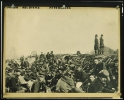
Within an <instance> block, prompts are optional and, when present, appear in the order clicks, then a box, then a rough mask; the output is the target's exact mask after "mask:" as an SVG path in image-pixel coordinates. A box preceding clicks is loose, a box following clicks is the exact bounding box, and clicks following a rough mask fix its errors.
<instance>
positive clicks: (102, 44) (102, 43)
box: [100, 35, 104, 54]
mask: <svg viewBox="0 0 124 100" xmlns="http://www.w3.org/2000/svg"><path fill="white" fill-rule="evenodd" d="M100 54H104V40H103V35H101V38H100Z"/></svg>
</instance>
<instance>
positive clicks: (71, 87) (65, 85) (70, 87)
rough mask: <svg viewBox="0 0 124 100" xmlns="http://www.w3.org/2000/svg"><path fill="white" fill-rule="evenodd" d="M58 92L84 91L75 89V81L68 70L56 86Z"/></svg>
mask: <svg viewBox="0 0 124 100" xmlns="http://www.w3.org/2000/svg"><path fill="white" fill-rule="evenodd" d="M56 92H58V93H82V92H83V91H81V90H80V89H78V88H76V87H75V84H74V81H73V79H72V71H71V70H68V71H66V72H65V73H64V75H63V76H62V77H61V78H60V79H59V80H58V82H57V85H56Z"/></svg>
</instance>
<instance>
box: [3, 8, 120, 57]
mask: <svg viewBox="0 0 124 100" xmlns="http://www.w3.org/2000/svg"><path fill="white" fill-rule="evenodd" d="M118 15H119V11H118V10H117V9H115V8H108V9H106V8H92V9H91V8H76V9H75V8H72V9H66V10H65V9H48V8H41V9H7V10H6V15H5V16H6V20H5V21H6V22H5V24H6V25H5V27H6V29H5V30H6V32H5V34H6V36H5V37H6V40H5V47H6V50H5V52H6V57H7V58H11V57H12V56H14V50H13V49H15V55H17V56H21V55H25V56H27V55H29V54H31V52H32V51H37V53H38V54H40V52H44V53H47V52H49V51H51V50H52V51H53V52H54V53H61V54H62V53H76V52H77V51H80V52H81V53H87V52H90V51H92V50H93V49H94V36H95V34H98V36H99V38H100V35H101V34H103V35H104V44H105V46H107V47H110V48H112V49H114V50H116V49H118V43H119V39H118V38H119V22H118V21H119V16H118Z"/></svg>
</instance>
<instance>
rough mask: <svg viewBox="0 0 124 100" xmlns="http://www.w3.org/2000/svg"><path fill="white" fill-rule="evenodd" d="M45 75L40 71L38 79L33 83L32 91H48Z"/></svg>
mask: <svg viewBox="0 0 124 100" xmlns="http://www.w3.org/2000/svg"><path fill="white" fill-rule="evenodd" d="M45 83H46V81H45V76H44V73H41V72H40V73H39V74H38V77H37V79H36V81H35V82H34V83H33V85H32V88H31V92H33V93H38V92H42V91H43V92H46V85H45Z"/></svg>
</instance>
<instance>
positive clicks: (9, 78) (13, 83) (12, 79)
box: [5, 68, 19, 93]
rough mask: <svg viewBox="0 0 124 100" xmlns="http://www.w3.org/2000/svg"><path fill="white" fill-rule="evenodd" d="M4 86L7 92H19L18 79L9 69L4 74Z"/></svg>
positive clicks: (12, 70)
mask: <svg viewBox="0 0 124 100" xmlns="http://www.w3.org/2000/svg"><path fill="white" fill-rule="evenodd" d="M5 86H6V88H8V92H12V93H15V92H16V91H17V90H19V84H18V77H17V75H16V74H15V73H14V69H12V68H9V69H8V73H7V74H6V85H5Z"/></svg>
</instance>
